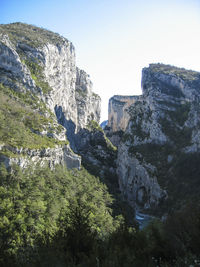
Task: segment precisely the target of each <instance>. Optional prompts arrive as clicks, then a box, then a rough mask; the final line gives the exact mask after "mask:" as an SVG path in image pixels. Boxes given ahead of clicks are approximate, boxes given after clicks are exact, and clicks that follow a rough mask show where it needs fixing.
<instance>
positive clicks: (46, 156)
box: [0, 145, 81, 169]
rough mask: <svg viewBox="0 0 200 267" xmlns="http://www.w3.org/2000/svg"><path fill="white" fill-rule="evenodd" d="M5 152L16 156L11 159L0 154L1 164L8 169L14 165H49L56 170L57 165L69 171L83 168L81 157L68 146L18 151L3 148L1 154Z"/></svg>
mask: <svg viewBox="0 0 200 267" xmlns="http://www.w3.org/2000/svg"><path fill="white" fill-rule="evenodd" d="M4 150H6V151H11V152H12V153H14V154H15V157H9V156H7V155H4V154H1V153H0V163H4V164H5V166H6V168H11V166H12V164H17V165H18V166H20V167H21V168H26V167H27V166H28V165H29V164H33V163H34V164H40V165H44V164H46V163H47V164H48V165H49V167H50V168H54V167H55V165H57V164H61V165H64V166H66V167H67V168H69V169H72V168H77V169H80V167H81V157H79V156H78V155H76V154H75V153H73V152H72V150H71V149H70V148H69V146H67V145H64V146H56V147H55V148H44V149H17V148H13V147H4V146H1V147H0V152H1V151H4ZM24 155H26V156H24Z"/></svg>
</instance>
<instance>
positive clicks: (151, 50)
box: [0, 0, 200, 121]
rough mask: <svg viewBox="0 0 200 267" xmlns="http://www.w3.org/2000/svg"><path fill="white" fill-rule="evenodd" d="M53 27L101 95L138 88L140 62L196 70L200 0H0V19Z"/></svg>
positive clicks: (104, 116)
mask: <svg viewBox="0 0 200 267" xmlns="http://www.w3.org/2000/svg"><path fill="white" fill-rule="evenodd" d="M12 22H25V23H29V24H34V25H36V26H39V27H43V28H46V29H48V30H51V31H54V32H57V33H59V34H61V35H63V36H64V37H66V38H67V39H68V40H70V41H71V42H72V43H73V44H74V46H75V49H76V62H77V66H78V67H79V68H81V69H84V70H85V71H86V72H87V73H88V74H89V75H90V78H91V80H92V82H93V88H94V89H93V90H94V92H95V93H98V94H99V95H100V97H101V99H102V116H101V121H103V120H106V119H107V116H108V115H107V113H108V101H109V98H110V97H112V96H113V95H138V94H141V93H142V92H141V72H142V68H144V67H148V65H149V64H150V63H164V64H170V65H174V66H178V67H184V68H186V69H192V70H196V71H200V0H167V1H165V0H107V1H106V0H56V1H55V0H0V24H5V23H12Z"/></svg>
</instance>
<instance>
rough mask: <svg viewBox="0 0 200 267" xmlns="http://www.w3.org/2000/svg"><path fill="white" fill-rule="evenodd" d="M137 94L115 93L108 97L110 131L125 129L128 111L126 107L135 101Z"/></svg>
mask: <svg viewBox="0 0 200 267" xmlns="http://www.w3.org/2000/svg"><path fill="white" fill-rule="evenodd" d="M137 99H138V97H137V96H120V95H115V96H113V97H111V98H110V99H109V104H108V127H110V128H111V131H112V132H117V131H120V130H122V131H125V130H126V127H127V124H128V121H129V118H130V117H129V113H128V107H130V105H132V104H133V103H135V102H136V101H137Z"/></svg>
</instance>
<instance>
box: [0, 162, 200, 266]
mask: <svg viewBox="0 0 200 267" xmlns="http://www.w3.org/2000/svg"><path fill="white" fill-rule="evenodd" d="M0 198H1V209H0V266H69V267H73V266H74V267H75V266H80V267H81V266H91V267H93V266H97V267H100V266H102V267H112V266H113V267H123V266H124V267H129V266H189V265H191V266H199V264H200V257H199V255H200V205H199V203H190V204H188V205H187V206H185V207H184V208H182V210H180V211H176V212H171V214H169V215H168V217H167V219H166V220H164V221H162V220H158V219H155V220H153V221H152V222H151V223H149V225H148V226H147V227H146V228H144V229H139V227H138V225H137V224H136V223H133V224H132V225H131V224H130V222H128V221H127V220H126V216H123V215H120V214H118V215H114V214H113V203H114V202H115V199H114V197H113V196H112V195H110V194H109V192H108V189H107V187H106V186H105V185H104V184H103V183H102V182H101V181H100V180H99V179H98V178H97V177H94V176H92V175H90V174H89V173H88V172H87V170H86V169H84V168H83V167H82V169H81V170H77V169H73V170H68V169H66V168H64V167H61V166H57V167H56V168H55V169H54V170H51V169H50V168H49V167H48V166H43V167H41V166H37V167H36V168H33V167H29V168H27V169H25V170H23V171H22V170H21V169H20V167H18V166H14V167H13V169H12V171H8V170H7V169H6V168H5V166H4V165H1V169H0ZM115 213H116V212H115ZM133 218H134V217H133Z"/></svg>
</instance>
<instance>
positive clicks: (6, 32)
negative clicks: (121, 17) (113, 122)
mask: <svg viewBox="0 0 200 267" xmlns="http://www.w3.org/2000/svg"><path fill="white" fill-rule="evenodd" d="M0 85H1V107H0V111H1V130H0V136H1V138H0V139H1V146H0V149H1V158H0V161H1V162H5V163H6V165H7V166H10V165H11V163H13V162H15V163H17V164H19V165H20V166H25V165H27V164H28V161H29V159H31V160H32V161H34V162H39V161H41V159H42V161H46V160H47V161H48V162H49V164H50V165H55V164H57V163H62V164H65V165H66V166H68V167H69V168H72V167H77V168H79V167H80V162H81V159H80V157H79V156H78V155H75V154H74V153H73V151H72V150H71V149H70V146H71V147H73V148H74V146H75V144H74V135H75V134H76V133H77V132H78V131H79V130H80V129H81V128H84V127H86V126H87V124H88V123H89V122H90V121H91V120H96V121H97V122H99V119H100V97H99V96H98V95H97V94H95V93H93V91H92V82H91V81H90V79H89V75H88V74H87V73H86V72H85V71H83V70H80V69H79V68H78V67H76V64H75V49H74V46H73V45H72V43H71V42H69V41H68V40H67V39H65V38H63V37H62V36H60V35H58V34H56V33H53V32H50V31H47V30H45V29H41V28H38V27H35V26H32V25H28V24H23V23H13V24H8V25H0ZM5 118H6V120H5ZM61 125H62V126H64V127H62V126H61ZM66 130H67V138H68V140H69V141H70V143H69V142H68V141H67V140H66ZM24 155H25V157H24Z"/></svg>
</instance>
